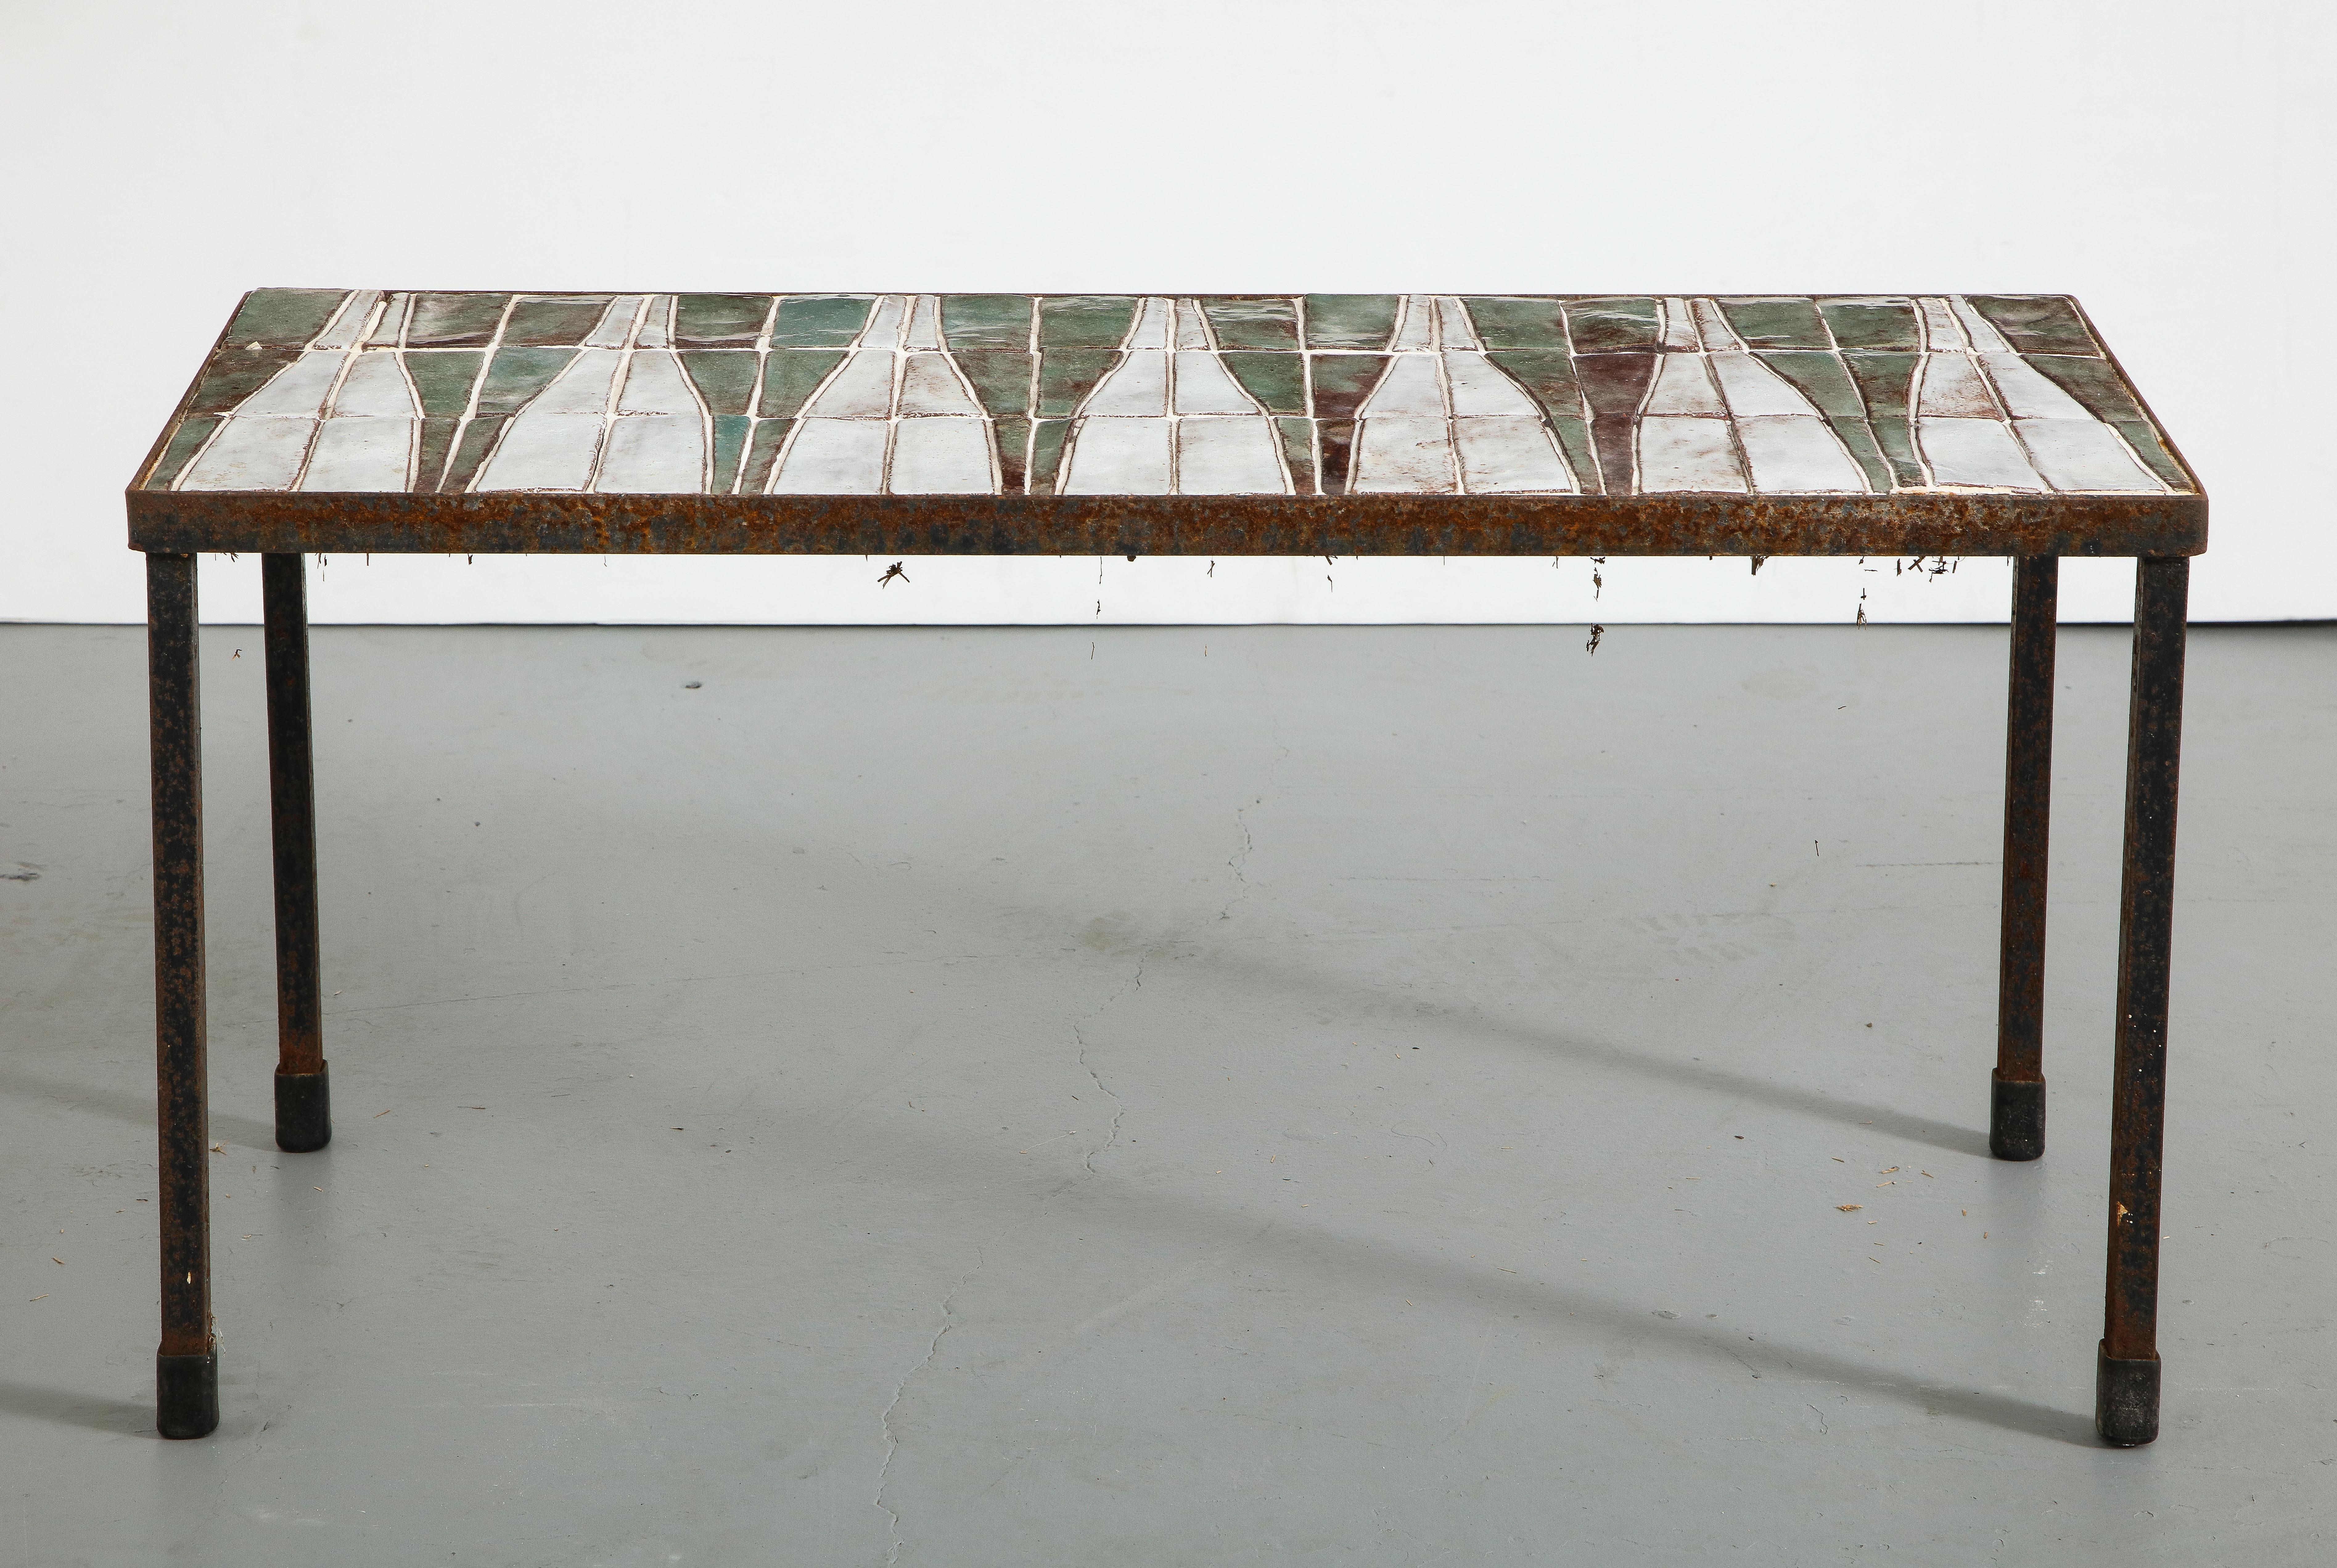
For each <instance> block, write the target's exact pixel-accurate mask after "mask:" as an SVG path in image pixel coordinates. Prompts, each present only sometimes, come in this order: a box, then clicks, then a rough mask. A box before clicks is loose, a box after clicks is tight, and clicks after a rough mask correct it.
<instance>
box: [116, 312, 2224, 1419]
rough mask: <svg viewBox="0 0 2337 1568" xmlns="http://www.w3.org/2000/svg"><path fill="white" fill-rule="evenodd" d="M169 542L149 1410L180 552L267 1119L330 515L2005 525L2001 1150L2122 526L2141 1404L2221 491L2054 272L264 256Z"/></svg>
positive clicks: (222, 362)
mask: <svg viewBox="0 0 2337 1568" xmlns="http://www.w3.org/2000/svg"><path fill="white" fill-rule="evenodd" d="M128 500H129V512H130V544H131V547H132V549H134V550H139V551H142V552H144V553H145V555H146V573H147V603H148V616H149V621H148V679H149V690H150V693H151V700H152V738H153V810H154V964H155V997H154V1004H155V1043H156V1049H157V1061H158V1075H159V1083H160V1090H161V1093H160V1099H159V1101H158V1105H157V1120H158V1122H159V1131H160V1143H161V1156H160V1187H161V1191H160V1195H159V1208H160V1211H161V1316H162V1338H161V1348H160V1349H159V1351H158V1353H157V1357H156V1386H157V1395H158V1404H159V1420H158V1425H159V1426H160V1428H161V1432H162V1433H163V1435H164V1436H171V1437H199V1436H203V1435H204V1434H206V1433H209V1432H210V1431H211V1430H212V1429H213V1428H214V1427H215V1426H217V1425H218V1423H219V1363H218V1354H217V1343H216V1340H215V1338H214V1336H213V1328H212V1321H211V1311H210V1219H209V1201H210V1195H209V1191H208V1187H207V1171H206V1165H205V1152H206V1147H207V1143H208V1139H207V1131H208V1128H207V1109H208V1108H207V1094H208V1088H207V1082H206V1074H205V1066H204V994H203V901H202V810H201V801H202V790H201V746H200V703H199V691H198V688H197V681H196V642H197V635H196V631H197V618H196V607H195V556H196V554H197V553H199V552H203V551H231V552H245V551H249V552H254V553H257V554H259V555H260V556H261V557H262V568H261V570H262V576H263V583H264V593H265V602H266V618H267V630H266V645H267V662H268V720H269V765H270V777H271V792H272V806H273V826H274V838H275V869H276V954H277V996H278V1016H279V1044H280V1060H279V1066H278V1068H277V1073H276V1123H277V1142H278V1143H279V1145H280V1146H281V1147H282V1148H284V1149H286V1150H288V1151H291V1152H302V1151H308V1150H315V1149H320V1148H322V1147H324V1145H325V1143H326V1142H328V1140H329V1139H330V1137H331V1136H332V1124H331V1116H330V1111H329V1103H328V1100H329V1095H328V1077H327V1068H326V1061H325V1054H324V1039H323V1024H322V1009H321V1006H320V1002H319V998H320V989H319V985H320V981H319V975H320V969H319V958H318V937H317V881H316V806H315V790H314V784H313V778H312V769H311V766H310V740H309V705H308V614H307V607H306V601H305V593H306V589H305V576H304V561H303V557H304V556H305V555H307V554H324V553H331V552H367V553H371V554H384V553H395V552H408V553H432V554H436V553H454V554H473V553H490V552H504V553H516V554H543V553H587V554H604V553H605V554H614V553H619V552H648V553H666V554H675V553H711V554H810V553H827V552H842V553H851V554H884V555H904V556H905V555H909V554H1098V555H1100V554H1126V555H1128V556H1129V557H1130V558H1131V559H1132V558H1134V557H1135V556H1137V555H1139V554H1153V555H1160V554H1212V555H1239V554H1256V555H1303V554H1325V555H1358V554H1392V555H1452V554H1474V555H1587V556H1591V557H1594V558H1597V557H1603V556H1608V555H1691V554H1693V555H1713V554H1726V555H1750V556H1755V557H1761V556H1769V555H1901V556H1905V555H1912V556H1938V557H1947V556H1961V555H2005V556H2009V557H2012V558H2013V560H2014V562H2015V563H2016V565H2015V572H2014V586H2013V602H2012V652H2011V681H2010V697H2009V722H2008V740H2007V745H2006V765H2005V826H2004V845H2005V848H2004V895H2003V947H2002V960H2001V967H2000V982H1999V987H2000V988H1999V1004H1998V1024H1997V1059H1996V1067H1995V1070H1994V1073H1993V1076H1992V1081H1991V1089H1990V1122H1989V1147H1990V1150H1991V1151H1992V1152H1994V1153H1995V1154H1996V1155H1997V1156H1998V1157H1999V1158H2001V1159H2006V1160H2034V1159H2036V1158H2038V1156H2039V1155H2040V1154H2041V1153H2043V1152H2044V1148H2045V1076H2044V1070H2043V1039H2042V1004H2043V997H2044V975H2045V892H2046V848H2047V822H2048V814H2049V813H2048V805H2049V791H2050V780H2051V761H2052V719H2053V655H2054V640H2055V594H2056V589H2057V585H2058V570H2059V564H2060V558H2061V557H2063V556H2066V555H2079V556H2097V555H2111V556H2134V557H2136V558H2137V563H2138V570H2137V582H2136V589H2135V635H2134V674H2133V695H2132V705H2131V709H2130V717H2129V720H2128V724H2129V728H2128V731H2127V734H2128V740H2127V805H2126V870H2125V881H2124V888H2123V893H2122V897H2121V904H2120V909H2119V944H2118V980H2117V1018H2116V1022H2115V1025H2114V1028H2115V1032H2116V1035H2117V1054H2116V1066H2115V1073H2116V1094H2115V1100H2114V1107H2113V1111H2112V1113H2111V1157H2110V1178H2109V1189H2108V1194H2107V1215H2108V1230H2109V1244H2108V1267H2107V1311H2106V1314H2105V1322H2104V1328H2103V1335H2102V1340H2101V1345H2100V1349H2099V1354H2098V1357H2097V1379H2096V1389H2097V1393H2096V1408H2095V1424H2096V1426H2097V1429H2098V1430H2099V1432H2100V1433H2101V1436H2103V1437H2104V1438H2105V1439H2106V1440H2107V1441H2108V1442H2110V1443H2112V1444H2117V1445H2120V1446H2133V1445H2137V1444H2143V1443H2147V1442H2149V1441H2151V1440H2152V1439H2153V1438H2154V1437H2156V1436H2157V1432H2158V1403H2159V1361H2158V1352H2157V1348H2156V1344H2157V1299H2158V1243H2159V1239H2160V1230H2159V1177H2160V1149H2161V1143H2162V1130H2163V1126H2164V1115H2165V1105H2166V1008H2167V985H2168V963H2169V953H2170V945H2171V941H2172V936H2173V891H2174V871H2175V815H2176V762H2177V755H2178V750H2179V742H2180V735H2181V723H2182V707H2183V654H2184V613H2185V594H2186V591H2187V587H2188V583H2189V578H2190V557H2191V556H2193V555H2195V554H2199V553H2200V552H2201V551H2202V550H2204V549H2205V547H2206V538H2207V498H2206V496H2205V493H2204V492H2203V491H2202V489H2201V487H2200V485H2199V484H2198V482H2197V480H2196V479H2195V476H2194V475H2192V473H2191V470H2190V469H2189V467H2188V466H2186V465H2185V463H2184V461H2183V459H2182V457H2181V456H2179V455H2178V454H2177V453H2176V450H2175V447H2174V446H2173V444H2172V443H2171V442H2170V441H2168V440H2167V438H2166V435H2165V433H2164V431H2162V430H2161V429H2160V427H2159V426H2158V424H2157V423H2156V420H2155V419H2154V418H2153V417H2152V416H2151V415H2150V413H2149V412H2148V410H2147V408H2146V407H2145V405H2144V404H2143V402H2142V399H2141V398H2140V397H2139V396H2137V393H2136V392H2135V390H2134V388H2133V386H2132V385H2131V383H2130V382H2129V381H2128V380H2127V377H2126V376H2125V374H2124V372H2122V371H2121V370H2120V369H2119V368H2118V366H2117V361H2116V360H2115V359H2114V358H2111V357H2110V355H2109V353H2108V351H2107V349H2106V348H2104V347H2103V346H2102V343H2101V339H2100V338H2099V336H2098V335H2097V333H2096V332H2095V330H2094V328H2093V326H2092V324H2091V323H2090V322H2089V321H2088V319H2087V318H2086V316H2085V313H2084V312H2083V311H2082V310H2081V309H2079V308H2078V305H2077V303H2076V302H2075V301H2074V300H2071V299H2066V298H2062V297H2059V296H2053V295H2027V294H2024V295H1873V296H1864V295H1862V296H1846V295H1845V296H1759V297H1740V296H1655V295H1599V296H1576V295H1562V296H1561V295H1467V296H1462V295H1449V294H1448V295H1433V294H1410V295H1382V294H1369V295H1357V294H1309V295H1198V296H1175V295H1022V294H852V293H841V294H637V293H606V294H556V293H555V294H516V293H431V292H419V291H416V292H395V291H386V290H380V289H259V290H257V291H255V292H253V293H251V294H249V295H247V296H246V297H245V298H244V299H243V301H242V303H241V304H240V307H239V308H238V309H237V310H236V312H235V315H234V317H233V319H231V320H230V322H229V323H228V326H227V328H226V329H225V330H224V331H223V332H222V333H221V334H220V339H219V341H218V343H217V344H216V345H215V346H214V348H212V350H211V353H210V358H209V359H208V360H207V361H206V362H205V364H204V366H203V368H202V369H201V372H200V374H199V375H198V376H197V377H196V379H195V382H194V385H193V386H192V387H191V388H190V389H189V390H188V393H187V395H186V397H185V398H184V399H183V400H182V401H181V404H180V406H179V408H178V411H177V412H176V413H175V414H174V415H173V416H172V417H171V423H170V425H169V426H168V427H167V428H166V429H165V430H164V431H163V433H162V436H161V439H160V440H158V441H157V442H156V443H155V446H154V448H153V450H152V453H151V454H150V455H149V456H148V458H147V460H146V462H145V465H144V466H142V468H141V469H140V470H139V473H138V476H137V478H136V480H135V481H134V482H133V483H132V485H131V487H130V490H129V493H128Z"/></svg>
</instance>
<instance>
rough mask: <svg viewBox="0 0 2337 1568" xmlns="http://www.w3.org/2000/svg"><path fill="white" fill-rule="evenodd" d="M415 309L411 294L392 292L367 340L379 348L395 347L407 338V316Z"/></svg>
mask: <svg viewBox="0 0 2337 1568" xmlns="http://www.w3.org/2000/svg"><path fill="white" fill-rule="evenodd" d="M413 309H414V296H413V295H411V294H392V295H391V296H390V297H389V299H388V300H387V302H386V303H385V304H384V305H383V306H382V309H381V314H380V316H379V317H377V318H376V319H375V321H374V325H373V330H372V332H370V333H368V334H367V337H366V342H367V344H369V345H371V346H373V347H375V348H395V347H396V346H397V345H398V344H400V343H403V342H404V341H405V340H406V316H407V315H408V314H409V313H410V312H411V311H412V310H413Z"/></svg>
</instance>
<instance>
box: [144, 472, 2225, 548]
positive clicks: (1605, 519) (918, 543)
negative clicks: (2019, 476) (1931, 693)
mask: <svg viewBox="0 0 2337 1568" xmlns="http://www.w3.org/2000/svg"><path fill="white" fill-rule="evenodd" d="M128 500H129V506H130V545H131V548H132V549H133V550H149V551H159V552H161V553H164V554H183V553H186V552H190V551H220V550H231V551H236V552H239V553H240V552H246V551H249V552H257V553H261V554H330V553H338V552H371V553H373V554H456V555H460V554H523V555H524V554H585V555H598V554H608V555H621V554H739V555H796V554H807V555H809V554H848V555H875V554H917V555H1892V554H1901V555H2024V556H2040V555H2129V556H2130V555H2195V554H2199V553H2200V552H2202V551H2204V550H2205V549H2206V547H2207V498H2206V496H2205V495H2199V494H2191V495H2002V494H1993V493H1991V494H1984V495H1971V494H1961V493H1947V492H1942V493H1933V494H1926V493H1912V494H1911V493H1908V492H1904V491H1902V492H1900V493H1898V494H1896V495H1564V496H1545V495H1537V496H1532V497H1530V498H1529V497H1519V496H1502V495H1233V496H1202V495H544V494H538V493H531V492H511V493H498V494H493V495H407V494H403V493H396V492H392V493H387V494H382V495H352V494H346V493H334V492H320V493H310V494H302V493H294V494H288V495H287V494H266V493H259V492H251V491H224V492H216V493H202V494H198V493H190V492H178V493H171V492H167V491H152V490H141V489H136V488H132V490H131V491H130V492H129V495H128Z"/></svg>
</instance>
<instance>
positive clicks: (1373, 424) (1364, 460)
mask: <svg viewBox="0 0 2337 1568" xmlns="http://www.w3.org/2000/svg"><path fill="white" fill-rule="evenodd" d="M1399 363H1401V361H1399ZM1347 488H1348V489H1349V491H1351V492H1354V493H1355V494H1389V495H1403V494H1410V495H1442V494H1448V493H1450V492H1452V491H1453V490H1454V489H1456V488H1458V481H1457V480H1456V478H1455V476H1454V475H1453V471H1452V422H1451V421H1450V420H1448V419H1446V418H1445V417H1443V416H1442V413H1441V412H1440V413H1438V414H1435V415H1433V416H1432V415H1423V414H1387V415H1382V416H1380V417H1377V418H1372V419H1365V420H1363V421H1361V422H1360V423H1359V424H1357V425H1356V426H1355V456H1354V476H1353V477H1352V478H1351V479H1350V480H1349V481H1348V484H1347Z"/></svg>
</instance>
